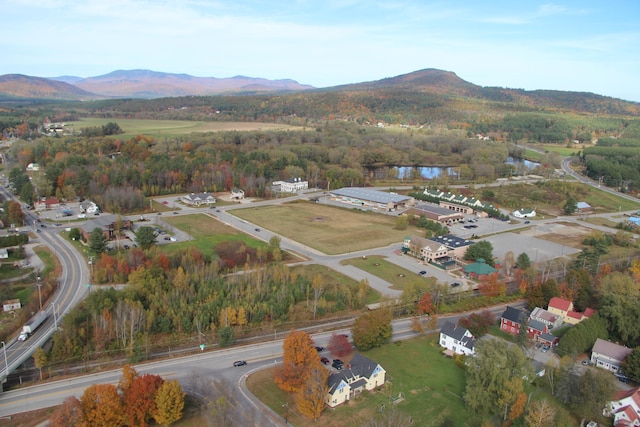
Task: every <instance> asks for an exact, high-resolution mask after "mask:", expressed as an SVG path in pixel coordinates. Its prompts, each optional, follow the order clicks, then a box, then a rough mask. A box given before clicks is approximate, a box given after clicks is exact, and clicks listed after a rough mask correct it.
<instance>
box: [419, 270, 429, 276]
mask: <svg viewBox="0 0 640 427" xmlns="http://www.w3.org/2000/svg"><path fill="white" fill-rule="evenodd" d="M418 274H419V275H421V276H424V275H425V274H427V272H426V271H425V270H422V271H420V272H419V273H418Z"/></svg>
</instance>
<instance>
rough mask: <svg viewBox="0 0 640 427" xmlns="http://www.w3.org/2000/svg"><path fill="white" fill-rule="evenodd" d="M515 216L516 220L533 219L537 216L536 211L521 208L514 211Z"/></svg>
mask: <svg viewBox="0 0 640 427" xmlns="http://www.w3.org/2000/svg"><path fill="white" fill-rule="evenodd" d="M513 216H515V217H516V218H533V217H535V216H536V210H535V209H528V208H521V209H518V210H517V211H513Z"/></svg>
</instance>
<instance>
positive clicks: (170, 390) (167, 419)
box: [153, 380, 185, 426]
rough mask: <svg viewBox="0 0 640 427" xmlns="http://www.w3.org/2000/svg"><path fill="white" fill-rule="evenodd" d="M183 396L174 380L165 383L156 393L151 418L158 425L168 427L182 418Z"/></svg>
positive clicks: (180, 388) (178, 384)
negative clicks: (154, 409)
mask: <svg viewBox="0 0 640 427" xmlns="http://www.w3.org/2000/svg"><path fill="white" fill-rule="evenodd" d="M184 396H185V393H184V392H183V391H182V387H181V386H180V383H179V382H178V381H176V380H170V381H165V382H164V383H162V385H161V386H160V388H159V389H158V392H157V393H156V398H155V401H156V412H155V414H154V416H153V418H154V419H155V420H156V422H157V423H158V424H162V425H164V426H168V425H169V424H172V423H175V422H176V421H178V420H179V419H181V418H182V415H183V412H182V411H183V410H184Z"/></svg>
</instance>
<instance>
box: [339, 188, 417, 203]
mask: <svg viewBox="0 0 640 427" xmlns="http://www.w3.org/2000/svg"><path fill="white" fill-rule="evenodd" d="M331 194H335V195H337V196H343V197H353V198H354V199H360V200H367V201H369V202H375V203H400V202H406V201H407V200H411V199H412V197H411V196H403V195H401V194H394V193H386V192H384V191H377V190H369V189H367V188H360V187H344V188H338V189H337V190H332V191H331Z"/></svg>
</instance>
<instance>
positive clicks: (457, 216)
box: [405, 203, 464, 225]
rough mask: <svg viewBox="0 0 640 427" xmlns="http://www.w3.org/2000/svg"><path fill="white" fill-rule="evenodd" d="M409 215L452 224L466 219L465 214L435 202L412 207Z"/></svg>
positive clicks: (408, 212)
mask: <svg viewBox="0 0 640 427" xmlns="http://www.w3.org/2000/svg"><path fill="white" fill-rule="evenodd" d="M405 213H406V214H407V215H413V216H415V217H416V218H420V217H421V216H424V217H425V218H427V219H430V220H431V221H437V222H440V223H442V224H446V225H451V224H456V223H459V222H463V221H464V215H462V214H461V213H458V212H453V211H451V210H450V209H447V208H443V207H440V206H438V205H434V204H433V203H421V204H419V205H416V206H414V207H412V208H410V209H409V210H408V211H407V212H405Z"/></svg>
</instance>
